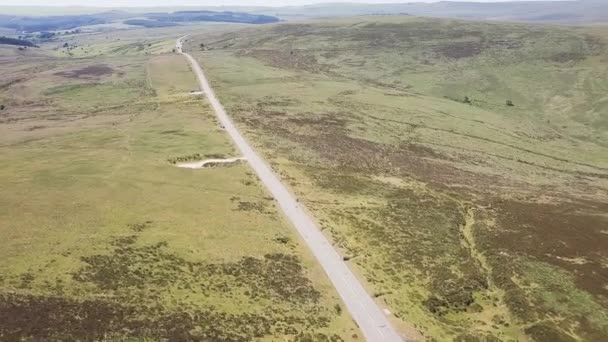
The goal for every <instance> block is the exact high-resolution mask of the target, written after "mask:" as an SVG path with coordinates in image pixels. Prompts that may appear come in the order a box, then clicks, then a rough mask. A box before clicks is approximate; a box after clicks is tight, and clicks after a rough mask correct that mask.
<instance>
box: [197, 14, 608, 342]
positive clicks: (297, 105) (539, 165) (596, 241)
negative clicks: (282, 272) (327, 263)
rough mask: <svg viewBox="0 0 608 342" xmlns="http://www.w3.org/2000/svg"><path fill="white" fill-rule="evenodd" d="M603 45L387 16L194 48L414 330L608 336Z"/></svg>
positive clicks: (569, 31) (210, 37)
mask: <svg viewBox="0 0 608 342" xmlns="http://www.w3.org/2000/svg"><path fill="white" fill-rule="evenodd" d="M606 33H607V32H606V30H605V28H604V27H596V28H567V27H550V26H532V25H520V24H507V23H501V24H490V23H475V22H464V21H453V20H435V19H421V18H398V17H391V18H382V17H373V18H356V19H343V20H333V21H316V22H310V23H299V24H282V25H274V26H268V27H264V28H256V29H255V30H253V29H246V30H239V31H235V32H213V33H205V34H201V35H198V36H193V37H192V38H191V39H190V41H189V43H188V45H187V50H188V51H191V52H193V53H194V54H195V55H196V57H197V58H198V59H199V60H200V62H201V64H202V65H203V67H204V68H205V69H206V71H207V74H208V76H209V78H210V79H211V81H212V85H213V86H214V87H215V89H216V92H217V93H218V95H219V97H220V99H221V100H222V102H223V104H224V105H225V107H226V108H227V110H228V112H229V113H230V114H231V115H232V116H233V117H234V118H235V120H236V122H237V124H238V125H239V126H240V127H241V129H242V130H243V131H244V132H245V133H246V135H247V137H248V138H249V139H250V140H251V141H252V142H253V143H254V144H255V145H256V146H257V147H258V148H259V149H260V150H261V151H262V152H263V153H264V154H265V156H266V158H268V160H270V161H271V164H272V166H273V168H274V169H275V170H276V171H277V172H278V173H280V174H281V175H282V177H283V178H284V179H285V181H287V182H289V183H290V184H291V186H292V190H293V191H294V192H295V193H296V194H297V195H298V196H299V197H300V198H301V200H302V202H303V203H304V204H305V205H306V207H307V208H308V209H309V210H311V211H312V212H313V213H314V215H315V217H316V218H317V219H318V221H319V223H320V225H321V226H322V227H323V229H324V231H325V232H326V234H327V235H328V236H330V237H332V239H333V241H334V243H335V245H336V247H337V248H339V249H340V250H341V251H342V253H343V255H344V258H345V260H348V261H349V262H350V263H352V266H353V267H354V269H355V270H356V271H357V272H360V274H361V276H362V278H363V279H365V280H366V281H367V284H368V286H369V288H370V291H371V292H373V293H375V296H376V297H377V299H378V300H379V301H382V302H385V303H386V304H387V305H388V306H389V307H390V308H391V310H392V312H393V313H394V316H395V318H396V319H397V320H398V321H400V322H401V323H402V324H403V326H402V327H403V328H404V329H407V327H408V326H412V327H413V328H414V329H416V330H418V331H419V332H420V333H421V334H422V335H423V336H424V338H425V339H428V340H431V341H433V340H437V341H444V340H457V341H498V340H501V341H526V340H532V341H600V340H605V339H606V338H608V325H607V324H606V322H608V264H607V260H608V254H607V251H608V216H607V215H606V213H607V212H608V192H607V190H608V121H606V119H607V118H608V107H607V104H608V98H606V90H608V81H607V80H608V77H607V76H608V63H607V62H608V52H607V51H608V50H607V49H608V46H607V44H608V41H606V39H605V37H607V36H608V35H607V34H606ZM201 43H203V44H204V45H205V51H201V49H200V44H201Z"/></svg>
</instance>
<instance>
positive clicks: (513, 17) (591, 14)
mask: <svg viewBox="0 0 608 342" xmlns="http://www.w3.org/2000/svg"><path fill="white" fill-rule="evenodd" d="M120 10H121V11H124V9H120ZM104 11H107V9H106V8H99V7H52V6H50V7H49V6H47V7H19V6H0V13H6V14H15V15H31V14H32V13H34V14H37V15H39V14H40V13H48V14H95V13H100V12H104ZM128 11H129V12H130V13H158V12H164V13H169V12H174V11H215V12H223V11H230V12H245V13H250V14H258V15H270V16H274V17H278V18H281V19H284V20H293V19H303V18H331V17H345V16H362V15H398V14H409V15H416V16H428V17H451V18H463V19H479V20H499V21H522V22H536V23H554V24H577V25H579V24H597V23H606V22H608V2H606V1H604V0H575V1H559V0H544V1H501V2H493V3H480V2H471V1H439V2H433V3H426V2H416V1H415V0H413V1H410V2H406V3H391V2H390V1H386V3H382V4H365V3H324V4H323V3H321V4H315V5H306V6H291V5H289V4H287V5H284V6H279V7H263V6H225V5H223V6H190V7H175V6H172V7H149V8H131V9H128Z"/></svg>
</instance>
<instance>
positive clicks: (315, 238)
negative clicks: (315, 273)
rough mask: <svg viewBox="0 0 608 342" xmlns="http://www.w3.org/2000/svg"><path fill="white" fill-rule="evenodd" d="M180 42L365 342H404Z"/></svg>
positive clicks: (228, 126)
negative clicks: (251, 142) (243, 132)
mask: <svg viewBox="0 0 608 342" xmlns="http://www.w3.org/2000/svg"><path fill="white" fill-rule="evenodd" d="M182 39H183V38H180V39H178V41H177V45H176V49H177V52H179V53H181V54H183V55H184V56H185V57H186V58H187V59H188V61H189V62H190V64H191V65H192V69H193V70H194V72H195V73H196V75H197V77H198V79H199V82H200V86H201V89H202V90H203V92H204V93H205V94H206V95H207V99H208V100H209V103H210V104H211V106H212V107H213V109H214V111H215V113H216V115H217V117H218V119H219V121H220V122H221V124H222V125H223V126H224V127H225V129H226V132H228V134H229V135H230V137H231V138H232V140H234V143H235V144H236V145H237V147H238V148H239V149H240V150H241V153H242V154H243V157H244V158H245V159H246V160H247V161H248V162H249V164H250V165H251V167H252V168H253V170H254V171H255V172H256V173H257V175H258V177H259V178H260V180H261V181H262V183H263V184H264V185H265V186H266V188H267V189H268V190H269V191H270V193H272V195H273V196H274V198H275V199H276V200H277V202H278V203H279V206H280V207H281V209H282V210H283V212H284V213H285V215H286V216H287V218H289V220H290V221H291V223H292V224H293V226H294V227H295V229H296V230H297V231H298V233H299V234H300V236H301V237H302V238H303V239H304V241H305V242H306V244H307V245H308V247H309V248H310V250H311V251H312V253H313V254H314V256H315V257H316V258H317V260H318V262H319V263H320V264H321V266H322V267H323V269H324V270H325V272H326V273H327V275H328V277H329V279H330V280H331V282H332V283H333V285H334V287H335V288H336V290H337V291H338V294H339V295H340V297H341V298H342V300H343V301H344V303H345V305H346V307H347V309H348V311H349V312H350V314H351V315H352V317H353V319H354V320H355V322H356V323H357V325H358V326H359V328H360V329H361V331H362V333H363V335H364V336H365V338H366V340H367V341H374V342H375V341H378V342H393V341H403V340H404V339H405V336H404V337H402V336H400V335H399V334H398V333H397V331H396V330H395V329H394V328H393V327H392V326H391V324H390V323H389V321H388V319H387V317H386V315H385V313H384V311H383V310H382V309H381V308H380V307H379V306H378V304H377V303H376V302H375V301H374V300H373V299H372V297H371V296H370V295H369V294H368V293H367V292H366V291H365V289H364V288H363V285H361V283H360V282H359V280H358V279H357V278H356V277H355V275H354V274H353V272H352V271H351V270H350V269H349V268H348V266H347V265H346V263H345V262H344V260H343V259H342V257H341V256H340V255H339V254H338V252H336V250H335V249H334V248H333V246H332V245H331V243H330V242H329V241H328V240H327V238H326V237H325V236H324V235H323V234H322V233H321V231H320V230H319V228H318V227H317V225H316V224H315V223H314V221H313V220H312V219H311V217H310V216H309V215H308V214H307V213H306V212H305V211H304V210H303V209H302V208H301V207H300V204H299V203H298V202H297V201H296V199H295V197H294V196H292V194H291V193H290V192H289V191H288V190H287V188H286V187H285V186H284V185H283V183H281V180H280V179H279V178H278V177H277V176H276V175H275V174H274V173H273V171H272V169H271V168H270V167H269V166H268V165H267V164H266V163H265V162H264V160H263V159H262V158H261V157H259V156H258V154H257V153H256V152H255V151H254V150H253V148H252V147H251V146H249V144H248V143H247V141H246V140H245V139H244V138H243V136H242V135H241V134H240V133H239V131H238V130H237V129H236V127H235V126H234V124H233V123H232V120H230V118H229V117H228V114H226V111H225V110H224V107H222V105H221V103H220V102H219V101H218V99H217V98H216V96H215V93H214V92H213V89H211V86H210V85H209V82H208V81H207V79H206V77H205V74H204V73H203V70H202V69H201V67H200V65H199V64H198V62H197V61H196V60H195V59H194V58H193V57H192V56H191V55H189V54H188V53H184V52H183V50H182Z"/></svg>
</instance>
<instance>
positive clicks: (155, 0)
mask: <svg viewBox="0 0 608 342" xmlns="http://www.w3.org/2000/svg"><path fill="white" fill-rule="evenodd" d="M436 1H439V0H405V1H404V0H220V1H218V0H104V1H99V0H52V1H49V0H0V6H66V5H69V6H74V5H77V6H92V7H144V6H145V7H154V6H163V7H171V6H221V5H225V6H235V5H243V6H289V5H307V4H315V3H323V2H334V3H335V2H362V3H398V2H399V3H407V2H436ZM445 1H456V0H445ZM459 1H475V2H501V1H505V0H459ZM511 1H525V0H511ZM528 1H529V0H528ZM607 1H608V0H607Z"/></svg>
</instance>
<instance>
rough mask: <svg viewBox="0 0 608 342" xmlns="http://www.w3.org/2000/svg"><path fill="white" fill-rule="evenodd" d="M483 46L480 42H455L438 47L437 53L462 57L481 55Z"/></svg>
mask: <svg viewBox="0 0 608 342" xmlns="http://www.w3.org/2000/svg"><path fill="white" fill-rule="evenodd" d="M482 48H483V46H482V45H481V43H479V42H454V43H448V44H444V45H442V46H439V47H437V48H436V49H435V53H437V54H438V55H440V56H442V57H445V58H450V59H461V58H469V57H474V56H477V55H479V54H480V53H481V52H482Z"/></svg>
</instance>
